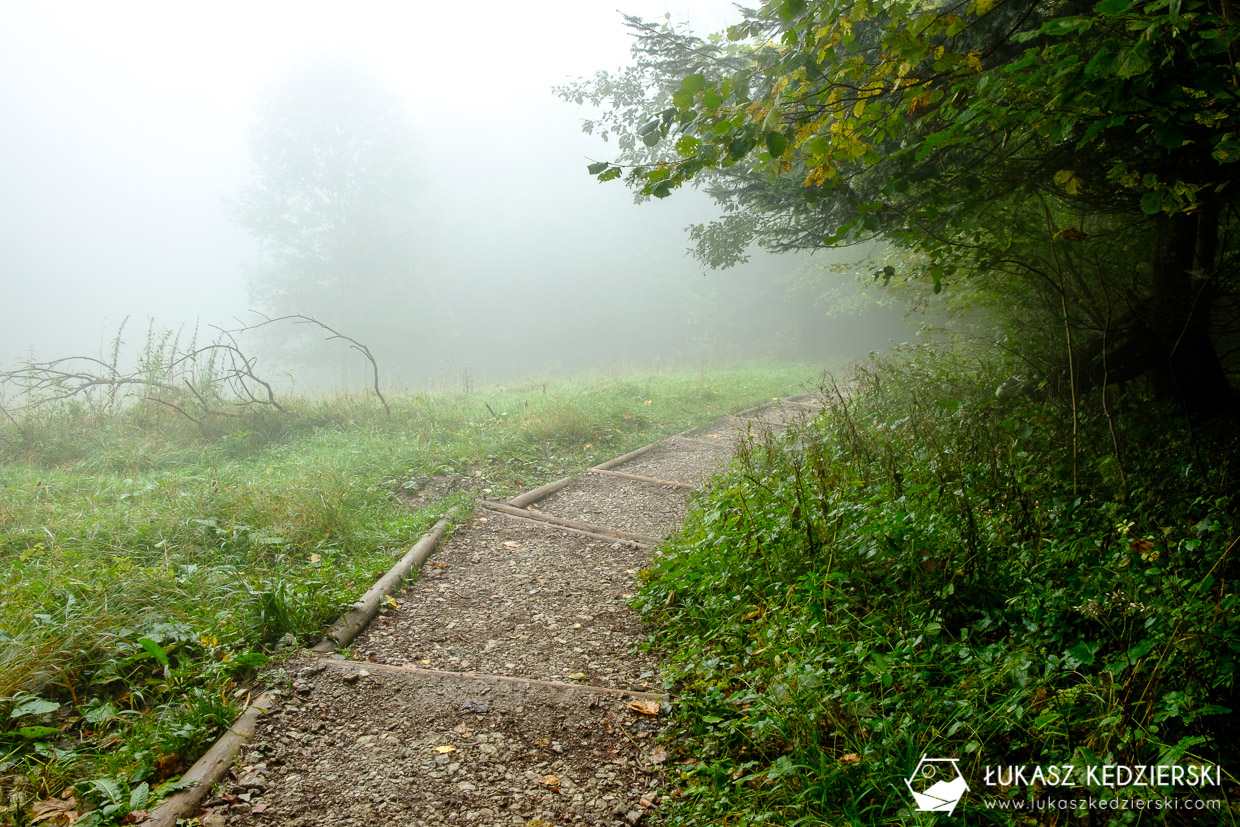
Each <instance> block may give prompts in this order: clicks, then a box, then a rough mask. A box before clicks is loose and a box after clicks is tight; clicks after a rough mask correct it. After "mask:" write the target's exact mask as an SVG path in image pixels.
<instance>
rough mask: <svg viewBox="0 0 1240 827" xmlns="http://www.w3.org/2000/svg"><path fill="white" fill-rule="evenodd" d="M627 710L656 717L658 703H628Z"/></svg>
mask: <svg viewBox="0 0 1240 827" xmlns="http://www.w3.org/2000/svg"><path fill="white" fill-rule="evenodd" d="M629 709H631V710H633V711H634V712H639V713H641V714H642V715H658V714H659V702H658V701H630V702H629Z"/></svg>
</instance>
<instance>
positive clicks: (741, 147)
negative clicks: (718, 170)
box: [728, 135, 755, 161]
mask: <svg viewBox="0 0 1240 827" xmlns="http://www.w3.org/2000/svg"><path fill="white" fill-rule="evenodd" d="M754 145H755V141H754V140H753V138H750V137H749V136H748V135H741V136H740V137H738V138H736V139H734V140H733V141H732V142H731V143H729V144H728V156H729V157H730V158H731V159H732V160H733V161H739V160H740V159H742V158H744V157H745V156H746V155H748V154H749V150H751V149H753V148H754Z"/></svg>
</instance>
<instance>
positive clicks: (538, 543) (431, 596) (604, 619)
mask: <svg viewBox="0 0 1240 827" xmlns="http://www.w3.org/2000/svg"><path fill="white" fill-rule="evenodd" d="M649 560H650V552H648V551H643V550H639V549H636V548H634V547H633V546H632V544H630V543H625V542H623V541H621V542H608V541H605V540H595V539H592V538H590V537H585V536H582V535H580V534H575V533H573V532H568V531H563V530H561V529H558V528H556V527H554V526H550V525H547V524H545V523H536V522H532V521H530V520H523V519H520V518H517V517H509V516H506V515H503V514H495V513H493V512H483V513H482V514H481V515H480V516H479V517H478V518H476V519H475V520H474V521H473V522H472V523H470V524H469V525H468V526H467V527H461V528H458V529H457V531H456V533H454V534H453V536H452V537H450V538H449V539H448V540H447V542H446V543H444V545H443V547H442V548H441V549H440V550H439V551H438V552H437V553H436V554H435V556H434V557H432V558H431V560H430V562H428V563H427V564H426V566H424V567H423V569H422V576H421V577H420V578H419V579H418V580H417V581H415V582H414V583H413V584H411V585H410V586H408V587H407V588H406V589H405V591H404V592H403V593H402V594H400V595H399V596H397V598H396V600H397V602H398V604H399V607H398V608H397V609H396V610H394V611H391V610H390V611H387V612H385V613H384V614H382V615H381V616H380V617H378V618H377V619H376V620H375V621H374V622H373V623H371V624H370V627H369V628H368V629H367V630H366V631H365V632H363V633H362V635H361V636H360V637H358V639H357V640H356V641H355V642H354V644H353V646H352V652H353V654H354V657H356V658H358V659H362V660H368V659H369V660H374V661H376V662H379V663H389V664H394V665H401V664H405V663H409V664H413V665H415V666H424V667H426V668H429V669H444V670H449V671H458V672H465V671H472V672H487V673H490V674H496V675H512V676H517V677H523V678H535V679H542V680H578V681H587V680H588V682H589V683H591V684H594V685H597V686H609V687H624V688H627V689H649V688H651V687H657V686H658V681H657V679H656V678H655V677H654V669H655V662H654V660H653V658H651V657H650V656H641V655H637V654H634V653H632V652H631V651H630V650H631V649H632V647H633V646H634V644H635V642H636V641H638V640H640V639H641V637H642V632H641V625H640V623H639V622H638V619H637V615H636V614H635V613H634V612H633V611H632V610H631V609H630V608H629V607H628V605H627V603H628V599H629V598H630V597H632V592H633V588H634V580H635V578H636V575H637V572H638V571H639V570H640V569H642V568H644V567H645V566H646V565H647V564H648V562H649Z"/></svg>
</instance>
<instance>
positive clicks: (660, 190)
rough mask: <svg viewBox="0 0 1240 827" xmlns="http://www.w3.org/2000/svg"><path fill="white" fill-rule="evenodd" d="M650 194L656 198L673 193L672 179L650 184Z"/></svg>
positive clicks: (665, 196)
mask: <svg viewBox="0 0 1240 827" xmlns="http://www.w3.org/2000/svg"><path fill="white" fill-rule="evenodd" d="M650 194H651V195H653V196H654V197H655V198H667V197H668V196H669V195H671V194H672V181H671V179H667V180H663V181H656V182H655V183H654V184H652V185H651V186H650Z"/></svg>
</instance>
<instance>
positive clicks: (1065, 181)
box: [1055, 169, 1081, 195]
mask: <svg viewBox="0 0 1240 827" xmlns="http://www.w3.org/2000/svg"><path fill="white" fill-rule="evenodd" d="M1055 183H1056V184H1058V185H1059V186H1061V187H1063V191H1064V192H1066V193H1067V194H1068V195H1076V194H1077V193H1078V192H1080V191H1081V179H1080V178H1077V177H1076V172H1074V171H1073V170H1070V169H1061V170H1059V172H1056V173H1055Z"/></svg>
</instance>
